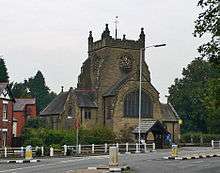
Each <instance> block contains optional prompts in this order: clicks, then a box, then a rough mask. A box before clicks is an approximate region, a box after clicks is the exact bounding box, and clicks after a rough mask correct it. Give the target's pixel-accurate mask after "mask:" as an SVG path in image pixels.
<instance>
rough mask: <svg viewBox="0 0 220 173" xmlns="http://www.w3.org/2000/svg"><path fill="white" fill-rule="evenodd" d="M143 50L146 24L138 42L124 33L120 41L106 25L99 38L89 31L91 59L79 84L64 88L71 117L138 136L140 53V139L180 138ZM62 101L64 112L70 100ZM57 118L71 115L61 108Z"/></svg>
mask: <svg viewBox="0 0 220 173" xmlns="http://www.w3.org/2000/svg"><path fill="white" fill-rule="evenodd" d="M144 48H145V34H144V29H143V28H141V32H140V35H139V38H138V40H128V39H126V37H125V35H123V38H122V39H114V38H112V36H111V35H110V31H109V28H108V24H106V27H105V30H104V31H103V33H102V35H101V39H100V40H98V41H94V40H93V36H92V32H91V31H90V33H89V37H88V58H87V59H86V60H85V62H84V63H83V65H82V67H81V74H80V75H79V77H78V84H77V88H76V89H75V90H73V89H72V90H70V91H68V92H66V93H67V95H70V94H68V93H70V92H72V93H73V94H72V97H71V98H72V103H74V104H72V105H75V106H73V108H72V110H74V111H72V112H74V113H72V114H75V115H72V116H73V117H79V118H80V120H81V124H82V125H83V126H86V127H92V126H96V125H98V124H99V125H104V126H107V127H110V128H112V129H113V130H114V132H115V133H116V134H117V135H118V136H119V137H120V136H121V135H123V134H125V133H131V134H133V136H134V137H135V134H137V126H138V105H139V101H138V100H139V78H140V76H139V69H140V68H139V67H140V56H141V55H143V56H142V68H143V71H142V101H141V105H142V110H141V116H142V122H141V133H142V138H143V139H149V140H152V138H153V140H155V141H156V140H157V141H159V143H163V141H164V139H165V136H167V135H168V134H170V136H172V140H173V141H177V140H178V138H179V125H178V115H177V114H176V112H175V110H174V109H173V107H172V105H171V104H162V103H160V101H159V92H158V91H157V90H156V89H155V88H154V86H153V85H152V84H151V78H150V72H149V69H148V65H147V64H146V62H145V59H144ZM61 94H63V93H61ZM58 97H59V96H58ZM66 98H68V96H67V97H66ZM67 100H71V99H67ZM67 100H66V102H68V101H67ZM63 105H64V108H63V109H62V110H65V105H69V104H67V103H64V104H63ZM45 111H47V108H46V110H44V111H42V113H41V115H42V116H47V115H49V113H45ZM64 112H65V111H64ZM77 112H78V113H77ZM59 116H61V117H67V115H62V111H61V115H58V117H59ZM61 119H62V118H61ZM64 119H65V118H64ZM149 136H151V137H149ZM150 138H151V139H150Z"/></svg>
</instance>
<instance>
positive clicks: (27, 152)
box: [25, 145, 33, 160]
mask: <svg viewBox="0 0 220 173" xmlns="http://www.w3.org/2000/svg"><path fill="white" fill-rule="evenodd" d="M31 159H33V156H32V147H31V145H28V146H27V147H26V148H25V160H31Z"/></svg>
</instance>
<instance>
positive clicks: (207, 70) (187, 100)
mask: <svg viewBox="0 0 220 173" xmlns="http://www.w3.org/2000/svg"><path fill="white" fill-rule="evenodd" d="M182 75H183V78H182V79H175V83H174V85H172V86H171V87H170V88H169V94H170V96H169V97H168V100H169V102H171V103H172V104H173V106H174V107H175V108H176V110H177V112H178V113H179V115H180V117H181V118H182V119H183V122H184V124H183V128H182V130H183V132H188V131H196V132H206V131H207V112H208V110H207V107H206V103H205V101H204V98H205V97H206V93H208V91H207V87H208V81H209V79H210V78H212V76H214V75H215V72H214V70H213V68H212V66H211V64H210V63H209V62H207V61H205V60H203V59H202V58H197V59H195V60H194V61H192V62H191V64H189V65H188V66H187V68H186V69H185V68H184V69H183V72H182Z"/></svg>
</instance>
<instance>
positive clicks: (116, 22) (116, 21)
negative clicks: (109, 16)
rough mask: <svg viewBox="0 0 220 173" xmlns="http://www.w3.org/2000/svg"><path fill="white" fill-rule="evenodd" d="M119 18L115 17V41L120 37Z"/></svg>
mask: <svg viewBox="0 0 220 173" xmlns="http://www.w3.org/2000/svg"><path fill="white" fill-rule="evenodd" d="M118 23H119V21H118V16H116V17H115V39H117V36H118Z"/></svg>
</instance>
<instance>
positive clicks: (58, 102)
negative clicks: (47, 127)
mask: <svg viewBox="0 0 220 173" xmlns="http://www.w3.org/2000/svg"><path fill="white" fill-rule="evenodd" d="M68 95H69V91H68V92H61V93H60V94H59V95H58V96H57V97H56V98H54V99H53V100H52V101H51V102H50V104H49V105H48V106H47V107H46V108H45V109H44V110H43V111H41V112H40V115H59V114H61V113H62V112H63V111H64V106H65V103H66V100H67V97H68Z"/></svg>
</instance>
